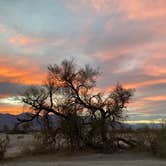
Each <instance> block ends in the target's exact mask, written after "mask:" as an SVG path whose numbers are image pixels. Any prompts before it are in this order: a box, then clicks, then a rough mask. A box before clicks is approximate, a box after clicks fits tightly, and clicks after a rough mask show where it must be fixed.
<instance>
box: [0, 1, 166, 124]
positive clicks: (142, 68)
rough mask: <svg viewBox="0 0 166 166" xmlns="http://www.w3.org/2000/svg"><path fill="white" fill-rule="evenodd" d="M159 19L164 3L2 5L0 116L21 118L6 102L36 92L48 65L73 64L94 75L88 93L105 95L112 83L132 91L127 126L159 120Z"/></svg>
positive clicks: (164, 54) (164, 74) (164, 96)
mask: <svg viewBox="0 0 166 166" xmlns="http://www.w3.org/2000/svg"><path fill="white" fill-rule="evenodd" d="M165 18H166V1H165V0H156V1H153V0H122V1H120V2H119V1H117V0H71V1H66V0H61V1H58V0H47V1H45V0H36V1H33V0H28V1H21V2H20V1H19V0H14V1H6V0H1V1H0V112H2V113H14V114H16V113H20V112H21V111H22V108H21V107H20V106H19V105H17V104H16V105H13V104H11V101H9V100H8V99H9V98H10V97H13V96H17V94H18V93H17V92H18V91H20V90H21V89H22V88H25V87H27V86H31V85H40V84H42V83H43V81H44V79H45V76H46V67H47V65H48V64H54V63H60V62H61V60H63V59H65V58H67V59H71V58H74V59H75V61H76V63H77V64H78V65H79V66H82V65H84V64H87V63H88V64H90V65H92V66H94V67H99V68H100V69H101V73H102V75H101V76H100V77H99V80H98V83H97V87H96V88H95V90H94V91H96V92H98V91H100V90H101V91H102V92H104V91H105V93H108V92H109V91H111V89H112V87H113V85H115V84H116V83H117V82H119V83H122V84H123V85H124V87H126V88H134V89H135V96H134V98H133V100H132V102H131V103H130V105H129V111H128V115H129V116H130V120H131V121H132V120H137V121H140V120H141V121H142V122H149V121H150V120H156V121H157V120H159V119H162V117H164V116H165V111H166V110H165V107H166V22H165ZM141 121H140V122H141Z"/></svg>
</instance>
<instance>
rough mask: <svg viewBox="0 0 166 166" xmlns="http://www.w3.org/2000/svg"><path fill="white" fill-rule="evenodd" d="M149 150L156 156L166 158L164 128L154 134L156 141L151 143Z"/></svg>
mask: <svg viewBox="0 0 166 166" xmlns="http://www.w3.org/2000/svg"><path fill="white" fill-rule="evenodd" d="M151 150H152V152H153V154H155V155H156V156H158V157H163V158H166V128H162V129H160V130H159V131H157V132H156V139H155V140H153V142H152V143H151Z"/></svg>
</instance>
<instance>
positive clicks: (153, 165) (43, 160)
mask: <svg viewBox="0 0 166 166" xmlns="http://www.w3.org/2000/svg"><path fill="white" fill-rule="evenodd" d="M0 165H2V166H97V165H100V166H166V160H161V159H160V160H159V159H155V158H152V157H149V156H146V155H135V154H134V155H133V154H127V153H121V154H113V155H106V154H79V155H78V154H77V155H72V156H63V157H62V156H60V157H58V156H56V155H52V156H48V155H43V156H34V157H24V158H17V159H14V160H9V161H5V162H4V163H2V164H0Z"/></svg>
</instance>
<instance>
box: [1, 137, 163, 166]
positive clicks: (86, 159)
mask: <svg viewBox="0 0 166 166" xmlns="http://www.w3.org/2000/svg"><path fill="white" fill-rule="evenodd" d="M32 142H33V136H32V135H18V134H17V135H10V145H9V149H8V152H7V154H6V157H7V158H13V159H7V160H6V161H4V162H1V163H0V166H1V165H2V166H85V165H86V166H94V165H100V166H166V160H161V159H156V158H153V157H152V156H150V155H148V154H132V153H119V154H112V155H111V154H109V155H107V154H92V153H81V154H70V155H69V154H68V155H67V154H65V155H64V154H61V155H59V154H58V155H56V154H55V155H42V156H31V157H30V156H25V157H17V156H19V155H20V152H21V149H22V148H23V147H26V146H30V145H31V144H32Z"/></svg>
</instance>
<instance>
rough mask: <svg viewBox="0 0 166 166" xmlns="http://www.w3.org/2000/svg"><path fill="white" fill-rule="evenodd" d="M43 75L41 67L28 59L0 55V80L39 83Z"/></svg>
mask: <svg viewBox="0 0 166 166" xmlns="http://www.w3.org/2000/svg"><path fill="white" fill-rule="evenodd" d="M44 75H45V72H43V71H42V68H40V66H38V65H36V63H35V62H33V61H32V60H30V59H27V58H24V57H11V56H2V55H1V59H0V82H10V83H22V84H28V85H32V84H41V83H42V80H43V77H44Z"/></svg>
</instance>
